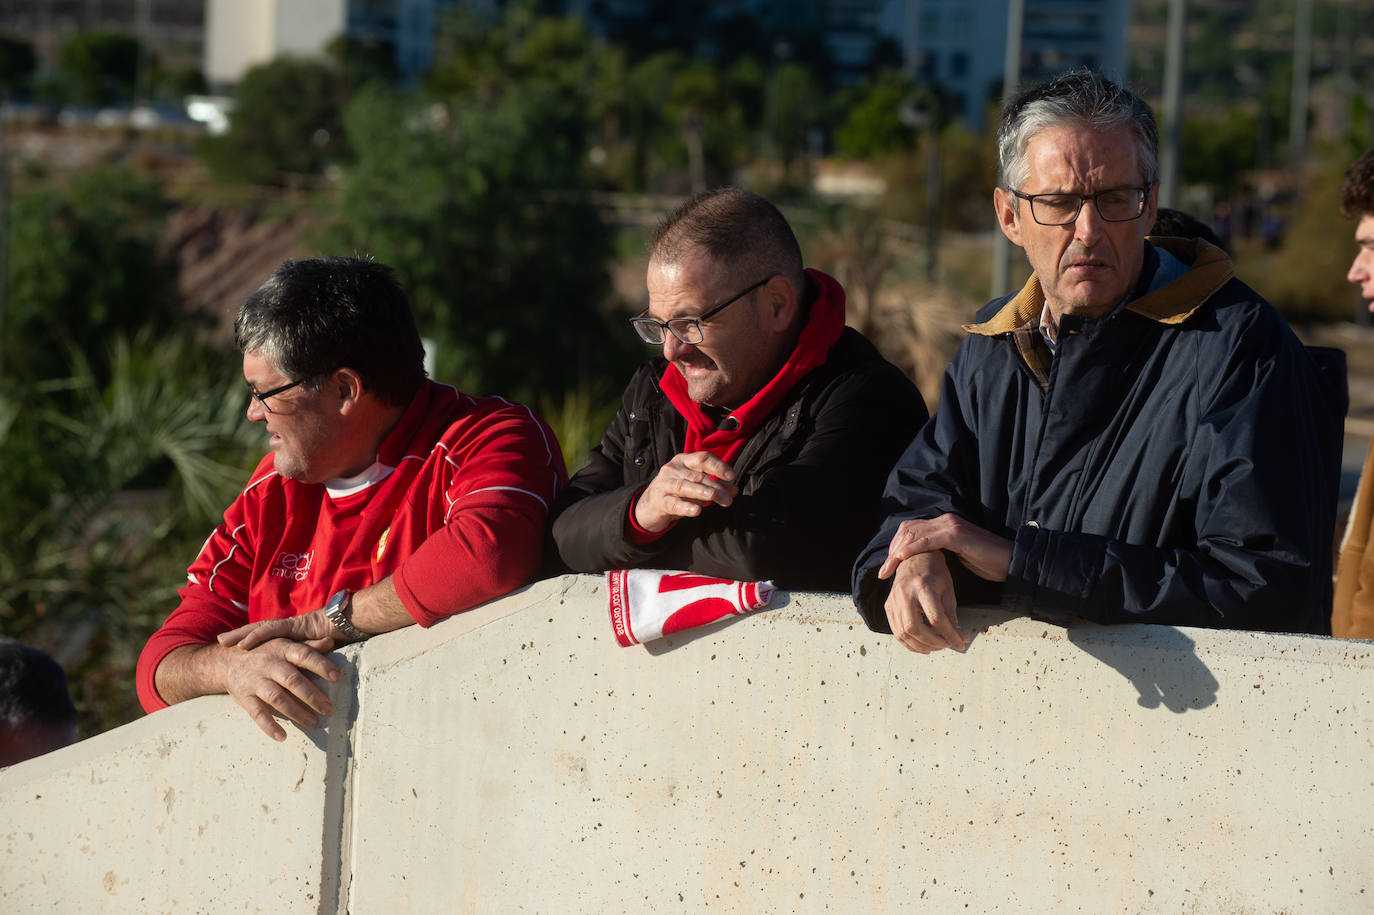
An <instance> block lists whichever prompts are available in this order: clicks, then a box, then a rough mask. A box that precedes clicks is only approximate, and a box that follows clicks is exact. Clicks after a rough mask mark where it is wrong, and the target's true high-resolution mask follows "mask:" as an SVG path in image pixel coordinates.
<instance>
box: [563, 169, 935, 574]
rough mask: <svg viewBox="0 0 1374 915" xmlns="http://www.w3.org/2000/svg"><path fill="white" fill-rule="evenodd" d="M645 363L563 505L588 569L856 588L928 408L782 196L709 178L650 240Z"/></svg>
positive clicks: (567, 532)
mask: <svg viewBox="0 0 1374 915" xmlns="http://www.w3.org/2000/svg"><path fill="white" fill-rule="evenodd" d="M647 285H648V289H649V305H648V307H647V308H646V309H645V310H644V311H643V312H642V313H641V314H640V315H638V316H637V317H635V318H634V319H632V324H633V325H634V328H635V330H636V331H637V332H638V333H639V336H640V337H641V338H642V339H643V340H644V341H645V342H646V343H650V344H652V345H655V346H661V347H662V348H663V355H662V357H661V358H655V359H653V360H651V361H650V362H648V363H647V364H646V365H644V366H643V367H641V368H640V369H639V371H638V372H637V373H636V374H635V375H634V377H633V378H632V379H631V381H630V384H629V387H627V388H626V390H625V396H624V402H623V404H622V405H621V408H620V411H619V412H618V413H617V414H616V416H615V419H614V420H613V421H612V422H611V425H610V427H609V428H608V429H607V430H606V433H605V435H604V436H603V437H602V440H601V444H600V445H599V446H597V447H596V448H595V449H593V451H592V454H591V456H590V458H589V460H588V463H587V466H586V467H584V468H582V470H580V471H579V472H578V473H577V474H576V475H575V476H574V477H573V478H572V480H571V482H570V483H569V484H568V486H567V488H566V489H564V491H563V493H562V494H561V495H560V497H559V500H558V501H557V503H556V504H555V506H554V508H553V512H552V514H553V519H554V520H553V525H552V539H553V545H554V551H555V553H556V556H557V558H558V559H559V560H560V561H561V562H562V564H563V565H564V566H565V567H566V568H568V569H571V570H572V571H575V572H599V571H605V570H609V569H625V568H657V569H681V570H687V571H692V572H700V573H703V574H707V575H713V576H719V577H724V578H736V579H740V580H749V581H758V580H773V581H775V582H776V583H777V584H778V585H779V586H780V587H785V588H803V589H815V590H832V591H843V590H845V589H846V588H847V587H848V578H849V567H850V566H851V564H852V562H853V559H854V556H855V555H857V553H858V550H859V548H860V547H861V546H863V544H864V542H865V541H866V540H867V539H868V535H869V534H870V533H871V532H872V530H873V527H874V526H875V525H876V524H877V521H878V511H877V509H878V496H879V493H880V492H881V491H882V485H883V480H884V479H885V478H886V476H887V473H888V471H889V470H890V469H891V468H892V464H893V462H894V461H895V460H896V459H897V457H898V455H900V454H901V453H902V450H903V449H904V448H905V447H906V445H907V443H908V442H910V441H911V437H912V436H913V435H914V434H915V433H916V430H917V429H919V428H920V427H921V424H922V423H924V422H925V420H926V419H927V417H928V413H927V411H926V406H925V402H924V401H923V400H922V399H921V396H920V393H919V392H918V391H917V390H916V388H915V386H914V385H913V384H912V383H911V382H910V380H908V379H907V378H906V376H905V375H903V374H902V373H901V371H900V370H898V369H897V368H896V367H895V366H893V365H892V364H891V363H889V362H887V361H886V360H884V359H883V358H882V357H881V356H880V355H879V354H878V352H877V350H876V349H875V348H874V347H873V345H872V344H871V343H869V342H868V340H866V339H864V337H863V336H862V335H861V334H859V333H858V332H856V331H855V330H853V329H852V328H847V327H845V323H844V290H843V289H841V288H840V285H839V284H838V283H837V282H835V280H834V279H832V278H831V277H829V276H827V275H826V274H824V273H821V272H820V271H818V270H810V269H803V266H802V257H801V249H800V247H799V246H798V245H797V240H796V237H795V236H794V235H793V233H792V230H791V227H790V226H788V224H787V221H786V219H784V218H783V216H782V214H781V213H780V212H778V210H777V208H776V207H774V206H773V205H772V204H771V203H769V202H768V201H766V200H764V199H763V198H761V197H759V196H758V195H756V194H752V193H749V192H748V191H744V190H740V189H738V188H725V189H722V190H718V191H710V192H707V193H704V194H700V195H698V196H696V197H694V198H692V199H691V200H689V201H687V202H686V203H684V204H683V205H682V206H680V207H679V208H678V209H677V210H675V211H674V212H673V213H672V214H670V215H669V216H668V217H667V219H665V220H664V222H663V224H662V225H661V226H659V228H658V229H657V231H656V232H655V233H654V235H653V237H652V239H651V241H650V245H649V267H648V276H647Z"/></svg>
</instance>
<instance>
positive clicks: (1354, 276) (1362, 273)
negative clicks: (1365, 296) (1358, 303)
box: [1345, 251, 1371, 283]
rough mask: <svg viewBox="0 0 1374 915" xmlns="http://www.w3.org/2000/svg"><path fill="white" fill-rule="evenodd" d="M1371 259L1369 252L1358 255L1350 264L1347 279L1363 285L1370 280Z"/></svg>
mask: <svg viewBox="0 0 1374 915" xmlns="http://www.w3.org/2000/svg"><path fill="white" fill-rule="evenodd" d="M1370 258H1371V253H1370V252H1369V251H1361V252H1360V253H1359V254H1356V255H1355V259H1354V260H1353V261H1351V262H1350V271H1349V272H1348V273H1346V275H1345V278H1346V279H1347V280H1349V281H1350V282H1352V283H1363V282H1364V281H1365V280H1366V279H1368V278H1369V272H1370V271H1369V263H1368V262H1369V260H1370Z"/></svg>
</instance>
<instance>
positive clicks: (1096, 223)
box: [1073, 200, 1104, 244]
mask: <svg viewBox="0 0 1374 915" xmlns="http://www.w3.org/2000/svg"><path fill="white" fill-rule="evenodd" d="M1103 222H1104V220H1103V219H1102V214H1101V213H1099V212H1097V201H1096V200H1085V201H1083V207H1082V209H1080V210H1079V211H1078V218H1077V219H1075V220H1074V221H1073V237H1074V239H1075V240H1076V241H1081V242H1083V243H1084V244H1091V242H1092V241H1093V239H1096V238H1097V237H1099V236H1100V235H1101V234H1102V224H1103Z"/></svg>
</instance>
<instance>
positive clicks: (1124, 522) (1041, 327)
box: [853, 70, 1335, 653]
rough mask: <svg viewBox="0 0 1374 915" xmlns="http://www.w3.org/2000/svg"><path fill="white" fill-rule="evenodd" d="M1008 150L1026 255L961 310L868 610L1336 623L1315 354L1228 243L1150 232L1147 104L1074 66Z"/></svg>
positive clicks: (1010, 218) (1009, 207)
mask: <svg viewBox="0 0 1374 915" xmlns="http://www.w3.org/2000/svg"><path fill="white" fill-rule="evenodd" d="M998 145H999V157H1000V165H1001V181H1000V186H999V187H998V188H997V189H996V191H995V192H994V197H993V203H994V206H995V208H996V212H997V217H998V222H999V224H1000V227H1001V229H1002V231H1003V233H1005V234H1006V236H1007V237H1008V238H1009V239H1010V240H1011V241H1012V242H1014V243H1015V244H1017V245H1019V246H1020V247H1022V248H1024V249H1025V251H1026V257H1027V259H1028V260H1029V261H1030V264H1031V266H1032V268H1033V269H1034V271H1035V272H1034V274H1033V275H1032V276H1031V278H1030V280H1029V281H1028V282H1027V283H1026V285H1025V287H1024V288H1022V289H1021V290H1020V291H1019V292H1017V293H1015V294H1014V295H1011V296H1008V297H1006V298H1003V299H999V300H995V301H993V302H991V303H989V304H988V305H987V306H985V307H984V308H983V309H982V310H981V311H980V312H979V313H978V316H977V323H975V324H971V325H967V326H966V328H965V329H966V330H967V331H968V333H969V336H968V337H967V338H966V339H965V340H964V342H963V344H962V345H961V346H960V348H959V351H958V352H957V353H956V354H955V357H954V359H953V361H952V362H951V363H950V366H949V369H948V370H947V372H946V374H945V379H944V383H943V388H942V391H941V394H940V406H939V410H938V412H937V414H936V416H935V418H934V419H932V420H931V421H930V422H929V423H927V424H926V426H925V428H924V429H923V430H922V432H921V433H920V434H919V435H918V436H917V437H916V439H915V440H914V441H913V442H912V444H911V446H910V447H909V448H908V450H907V451H906V453H905V454H904V455H903V457H902V458H901V459H900V461H899V462H898V464H897V466H896V468H895V469H894V470H893V472H892V475H891V476H890V477H889V479H888V483H887V487H886V491H885V493H884V505H883V509H884V514H885V518H886V520H885V521H884V523H883V524H882V526H881V528H880V529H879V531H878V533H877V535H876V536H875V537H874V538H873V540H872V541H871V542H870V544H869V545H868V547H867V548H866V549H865V550H864V551H863V552H862V553H861V554H860V556H859V559H858V561H857V562H856V564H855V567H854V575H853V587H854V598H855V601H856V603H857V604H858V605H859V608H860V610H861V611H862V613H863V615H864V619H865V621H866V622H867V623H868V625H869V626H870V627H871V628H873V629H875V630H878V631H891V632H893V633H894V634H895V635H896V636H897V638H898V639H899V640H901V642H902V643H903V644H904V645H905V646H906V647H908V648H910V649H911V650H913V651H919V652H923V653H928V652H930V651H936V650H939V649H941V648H946V647H954V648H961V647H963V646H964V645H965V644H966V643H967V638H966V635H965V633H964V632H963V631H962V630H961V629H960V628H959V624H958V616H957V612H956V602H957V601H959V600H962V601H964V602H970V601H998V600H1000V601H1001V603H1002V604H1003V605H1004V606H1006V607H1008V608H1009V609H1013V610H1016V611H1019V612H1027V613H1032V614H1033V615H1037V616H1043V617H1044V618H1046V619H1051V620H1055V621H1063V620H1065V619H1068V618H1074V617H1077V618H1086V619H1091V620H1095V621H1097V622H1103V623H1122V622H1142V623H1163V624H1169V625H1181V626H1210V627H1225V628H1237V629H1267V630H1280V631H1290V632H1326V631H1329V628H1328V627H1329V616H1328V614H1329V612H1330V611H1329V607H1330V597H1331V543H1332V533H1333V526H1334V513H1335V506H1334V505H1333V504H1331V501H1332V499H1331V492H1332V490H1331V487H1330V485H1329V484H1330V480H1329V479H1328V478H1329V476H1330V470H1331V464H1330V461H1329V460H1328V459H1324V454H1325V451H1324V450H1323V449H1324V448H1325V443H1326V439H1325V438H1323V437H1322V436H1323V434H1327V433H1329V432H1330V430H1331V428H1332V424H1331V423H1330V422H1328V421H1327V419H1328V417H1327V416H1326V413H1327V412H1329V411H1328V410H1327V408H1326V407H1325V405H1324V404H1323V400H1322V397H1323V395H1322V390H1321V387H1320V383H1319V380H1318V377H1317V371H1316V367H1315V365H1314V363H1313V362H1312V359H1311V358H1310V357H1309V356H1308V354H1307V353H1306V352H1305V351H1304V350H1303V347H1302V345H1301V344H1300V342H1299V341H1298V340H1297V338H1296V337H1295V336H1294V335H1293V333H1292V332H1291V331H1290V330H1289V328H1288V326H1287V325H1286V324H1285V323H1284V321H1283V319H1282V318H1281V317H1280V316H1279V315H1278V314H1277V313H1276V312H1275V311H1274V309H1273V308H1272V307H1271V306H1270V305H1269V304H1268V303H1266V302H1265V301H1264V300H1263V299H1262V298H1261V297H1260V296H1259V295H1257V294H1256V293H1255V292H1254V291H1253V290H1251V289H1250V288H1249V287H1247V286H1246V285H1245V284H1243V283H1241V282H1240V281H1239V280H1237V279H1236V278H1235V271H1234V268H1233V267H1232V265H1231V261H1230V259H1229V258H1228V257H1227V256H1226V254H1225V253H1224V252H1222V251H1221V250H1219V249H1217V248H1215V247H1212V246H1211V245H1208V244H1207V243H1205V242H1201V241H1184V240H1181V239H1160V238H1151V239H1150V240H1148V241H1147V239H1146V234H1147V232H1148V231H1149V230H1150V227H1151V226H1152V225H1153V223H1154V217H1155V212H1156V208H1157V202H1158V201H1157V198H1158V186H1159V185H1158V181H1157V180H1156V161H1157V148H1158V134H1157V131H1156V127H1155V122H1154V117H1153V115H1151V113H1150V110H1149V108H1148V106H1146V105H1145V103H1144V102H1142V101H1141V100H1140V99H1139V98H1137V97H1136V96H1135V95H1133V94H1132V93H1130V92H1128V91H1126V90H1124V89H1122V88H1121V87H1119V86H1116V85H1115V84H1113V83H1112V82H1110V81H1109V80H1107V79H1105V78H1104V77H1102V76H1101V75H1100V74H1097V73H1093V72H1091V71H1086V70H1079V71H1074V72H1072V73H1068V74H1064V75H1062V76H1060V77H1058V78H1056V79H1055V80H1053V81H1051V82H1050V83H1047V84H1045V85H1043V86H1039V87H1036V88H1033V89H1030V90H1027V91H1025V92H1023V93H1022V94H1021V95H1020V96H1019V97H1018V98H1016V99H1014V100H1013V101H1012V102H1011V103H1010V104H1009V105H1008V108H1007V110H1006V112H1005V113H1004V115H1003V119H1002V124H1001V128H1000V131H999V136H998ZM1328 399H1329V398H1328ZM1329 437H1330V436H1329V434H1327V438H1329ZM1326 450H1330V449H1326Z"/></svg>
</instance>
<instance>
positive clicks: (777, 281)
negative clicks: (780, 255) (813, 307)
mask: <svg viewBox="0 0 1374 915" xmlns="http://www.w3.org/2000/svg"><path fill="white" fill-rule="evenodd" d="M759 294H760V296H761V297H762V299H763V320H764V322H765V323H766V324H767V325H768V326H770V327H772V328H773V329H774V330H776V331H777V332H778V333H786V332H787V330H788V329H790V328H791V327H792V322H793V321H795V320H796V317H797V310H798V308H799V306H800V302H801V292H800V290H798V289H797V288H796V287H795V286H793V285H792V281H791V280H789V279H788V278H787V277H785V276H783V275H782V274H781V273H779V274H776V275H774V276H773V278H772V279H770V280H769V281H768V282H767V283H764V284H763V288H762V289H760V290H759Z"/></svg>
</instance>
